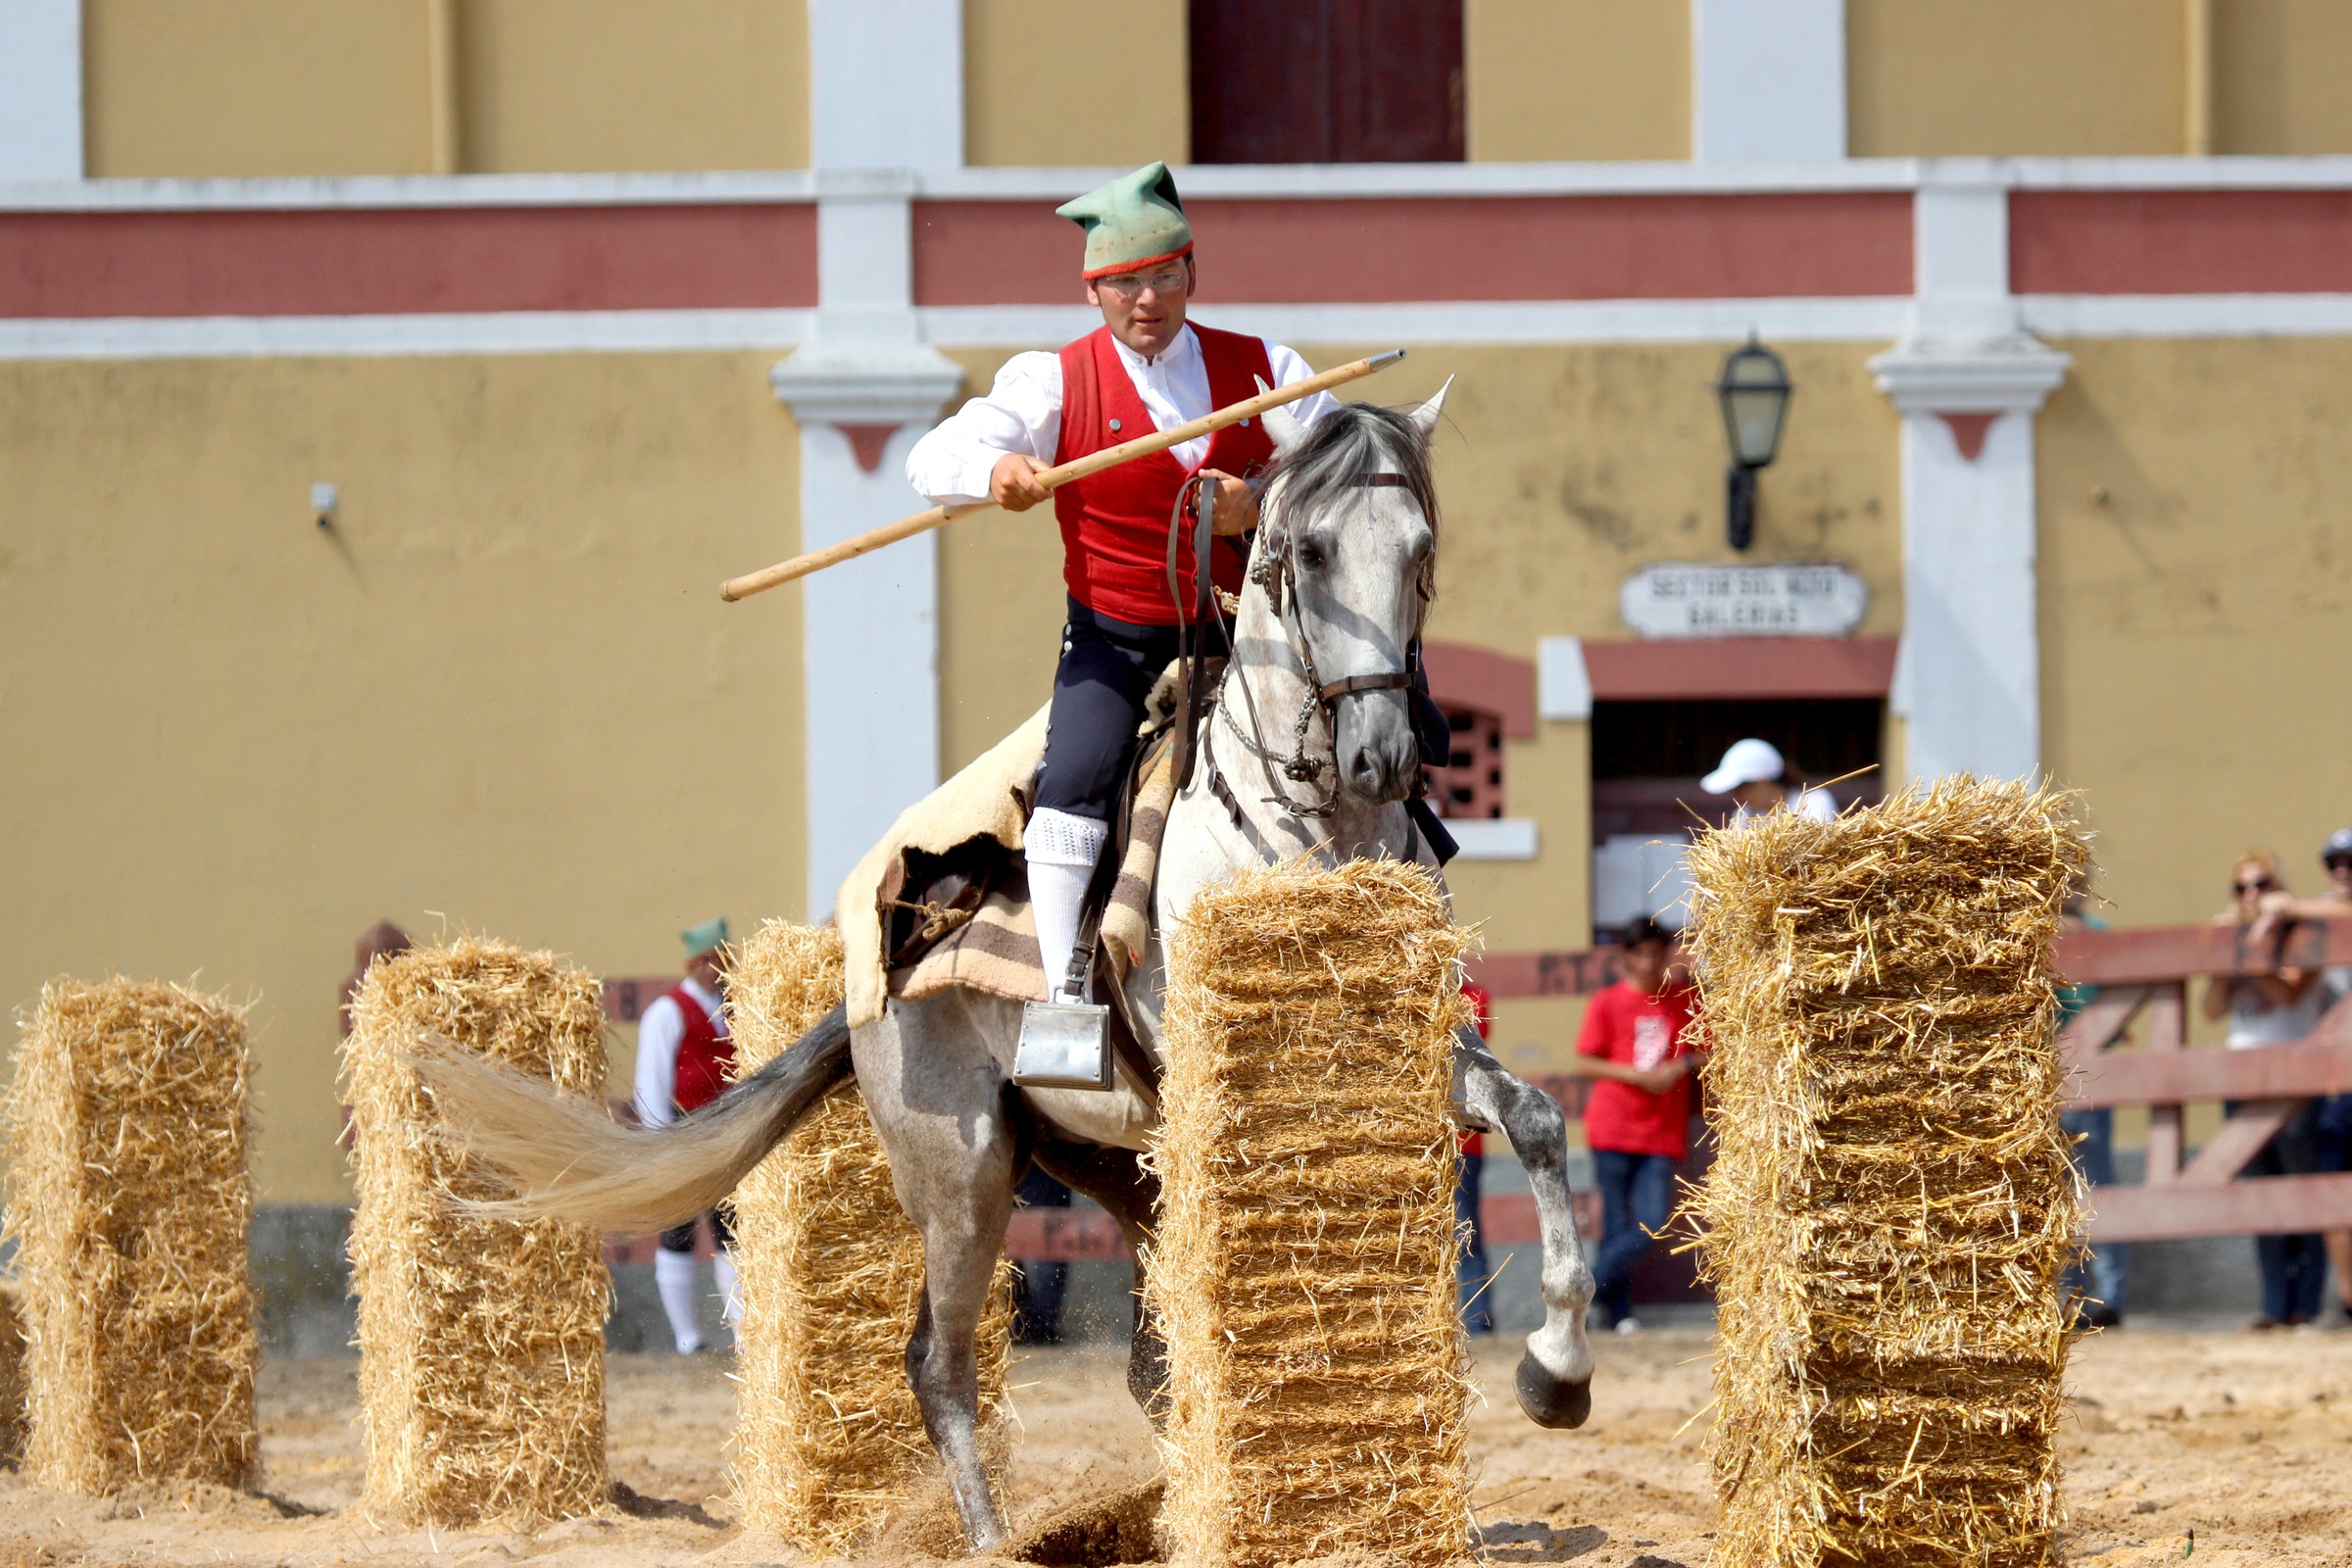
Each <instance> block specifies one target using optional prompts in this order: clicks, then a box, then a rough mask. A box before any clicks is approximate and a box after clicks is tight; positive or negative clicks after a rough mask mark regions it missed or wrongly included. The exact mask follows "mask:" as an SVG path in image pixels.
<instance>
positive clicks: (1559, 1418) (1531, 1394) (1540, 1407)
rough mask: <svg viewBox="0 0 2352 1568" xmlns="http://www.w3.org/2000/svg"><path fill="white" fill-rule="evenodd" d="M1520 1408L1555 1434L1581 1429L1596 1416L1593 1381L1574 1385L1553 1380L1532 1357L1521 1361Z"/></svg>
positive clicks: (1521, 1358)
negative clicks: (1588, 1420) (1586, 1419)
mask: <svg viewBox="0 0 2352 1568" xmlns="http://www.w3.org/2000/svg"><path fill="white" fill-rule="evenodd" d="M1516 1382H1517V1384H1518V1389H1519V1408H1520V1409H1522V1410H1525V1411H1526V1412H1527V1418H1528V1419H1529V1420H1530V1421H1533V1422H1534V1423H1535V1424H1536V1425H1538V1426H1540V1427H1545V1428H1548V1429H1550V1430H1552V1431H1554V1432H1558V1431H1564V1430H1566V1429H1568V1428H1570V1427H1581V1426H1583V1425H1584V1424H1585V1418H1586V1417H1587V1416H1589V1415H1591V1414H1592V1413H1593V1380H1592V1379H1591V1378H1587V1379H1585V1380H1584V1381H1583V1382H1582V1383H1570V1382H1568V1381H1567V1380H1565V1379H1563V1378H1556V1377H1553V1376H1552V1375H1551V1374H1550V1373H1549V1372H1547V1371H1545V1370H1544V1363H1543V1362H1541V1361H1539V1360H1537V1359H1536V1358H1535V1357H1534V1356H1532V1355H1523V1356H1521V1357H1520V1358H1519V1376H1518V1378H1517V1379H1516Z"/></svg>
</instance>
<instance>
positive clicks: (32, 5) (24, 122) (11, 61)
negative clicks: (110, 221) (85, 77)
mask: <svg viewBox="0 0 2352 1568" xmlns="http://www.w3.org/2000/svg"><path fill="white" fill-rule="evenodd" d="M81 175H82V161H81V0H5V3H0V180H16V179H79V178H81Z"/></svg>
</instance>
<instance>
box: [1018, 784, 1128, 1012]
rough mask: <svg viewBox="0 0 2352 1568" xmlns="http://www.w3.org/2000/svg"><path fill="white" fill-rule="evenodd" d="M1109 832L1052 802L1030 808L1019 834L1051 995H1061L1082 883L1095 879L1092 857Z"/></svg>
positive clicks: (1095, 857) (1075, 933) (1096, 857)
mask: <svg viewBox="0 0 2352 1568" xmlns="http://www.w3.org/2000/svg"><path fill="white" fill-rule="evenodd" d="M1109 837H1110V824H1109V823H1107V822H1098V821H1096V820H1095V819H1094V818H1093V817H1091V816H1072V815H1071V814H1070V813H1069V812H1067V811H1056V810H1054V809H1052V808H1050V807H1049V808H1047V809H1042V810H1039V811H1035V812H1033V813H1031V815H1030V817H1029V826H1028V828H1027V830H1026V831H1025V832H1024V834H1023V835H1022V842H1023V844H1024V846H1025V853H1026V854H1027V856H1028V858H1029V909H1030V913H1031V914H1032V915H1033V916H1034V917H1035V918H1036V920H1037V949H1038V955H1039V956H1041V957H1042V958H1044V960H1045V965H1046V994H1047V995H1048V996H1050V997H1059V996H1060V995H1061V993H1062V987H1063V984H1064V981H1065V977H1066V976H1067V975H1068V974H1069V972H1070V953H1071V951H1072V950H1073V949H1075V948H1076V947H1077V946H1078V913H1079V910H1080V909H1082V908H1083V907H1085V905H1086V885H1087V884H1088V883H1089V882H1092V881H1093V880H1094V879H1095V862H1096V861H1097V860H1099V859H1101V858H1103V840H1105V839H1107V838H1109ZM1080 1000H1082V1001H1083V1000H1084V997H1083V996H1081V998H1080Z"/></svg>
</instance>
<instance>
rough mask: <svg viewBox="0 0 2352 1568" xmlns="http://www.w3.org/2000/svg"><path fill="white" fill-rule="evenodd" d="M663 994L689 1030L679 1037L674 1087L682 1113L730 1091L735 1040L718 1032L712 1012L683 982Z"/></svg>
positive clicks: (671, 1093) (700, 1106) (674, 1096)
mask: <svg viewBox="0 0 2352 1568" xmlns="http://www.w3.org/2000/svg"><path fill="white" fill-rule="evenodd" d="M662 997H663V998H664V999H665V1000H666V1001H668V1002H669V1003H670V1004H671V1005H674V1006H676V1008H677V1009H678V1016H679V1017H680V1018H683V1019H684V1020H685V1021H686V1032H685V1033H684V1034H683V1035H681V1036H679V1037H678V1070H677V1077H676V1079H675V1080H674V1087H673V1088H672V1089H671V1091H670V1097H671V1098H672V1099H674V1100H675V1101H677V1103H678V1111H679V1113H680V1114H681V1115H682V1114H684V1113H685V1112H687V1111H693V1110H700V1109H702V1108H703V1107H704V1106H705V1105H708V1104H709V1103H711V1102H712V1101H713V1100H716V1099H717V1098H718V1097H719V1096H720V1095H723V1094H725V1093H726V1091H727V1073H728V1070H729V1069H730V1068H732V1067H733V1066H734V1065H735V1042H734V1041H732V1040H729V1039H728V1038H727V1037H726V1036H725V1035H722V1034H720V1033H719V1032H718V1026H717V1025H716V1024H714V1023H712V1022H711V1015H710V1014H709V1013H707V1012H705V1011H704V1010H703V1005H702V1004H701V1003H699V1002H697V1001H695V999H694V993H693V992H691V991H689V990H687V989H686V987H685V985H684V984H683V983H681V984H678V985H674V986H671V987H670V988H669V989H668V990H667V991H664V992H662Z"/></svg>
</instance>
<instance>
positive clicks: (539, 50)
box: [458, 0, 809, 173]
mask: <svg viewBox="0 0 2352 1568" xmlns="http://www.w3.org/2000/svg"><path fill="white" fill-rule="evenodd" d="M458 14H459V17H460V19H461V21H460V26H459V33H458V59H459V62H460V71H461V73H462V76H463V81H464V88H463V91H462V92H461V94H460V104H461V112H460V121H459V125H460V128H459V135H460V145H461V146H462V148H463V151H464V160H463V161H464V166H465V167H466V169H467V170H470V171H476V172H485V173H507V172H549V171H555V172H562V171H595V170H697V169H800V168H805V167H807V165H808V163H809V23H808V15H807V9H806V7H805V6H804V5H803V4H802V3H801V0H662V4H661V5H659V6H648V5H646V4H644V3H643V0H471V3H469V4H466V5H464V6H462V7H461V8H460V10H459V13H458Z"/></svg>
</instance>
